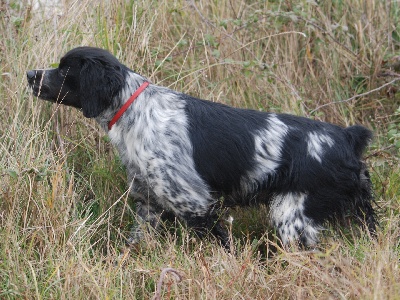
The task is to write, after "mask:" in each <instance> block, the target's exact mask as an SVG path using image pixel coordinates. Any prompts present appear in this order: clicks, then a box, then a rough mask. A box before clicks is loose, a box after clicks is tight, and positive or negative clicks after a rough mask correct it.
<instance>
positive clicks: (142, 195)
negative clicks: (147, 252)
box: [126, 173, 162, 246]
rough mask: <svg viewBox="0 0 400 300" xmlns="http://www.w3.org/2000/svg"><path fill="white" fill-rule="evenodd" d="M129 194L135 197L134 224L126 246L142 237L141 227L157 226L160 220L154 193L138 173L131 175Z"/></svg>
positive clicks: (160, 212)
mask: <svg viewBox="0 0 400 300" xmlns="http://www.w3.org/2000/svg"><path fill="white" fill-rule="evenodd" d="M128 177H129V178H131V183H132V184H131V191H130V195H131V196H132V197H133V198H134V199H135V201H136V202H135V208H136V209H135V211H136V221H137V222H136V224H135V225H134V226H133V227H132V228H131V230H130V233H129V236H128V238H127V241H126V243H127V246H132V245H135V244H138V243H139V242H140V240H141V239H142V238H143V228H144V227H145V226H148V225H150V226H151V227H153V228H155V229H156V228H157V227H158V224H159V222H160V218H161V214H162V209H161V208H160V207H158V206H157V205H156V204H155V203H156V200H155V199H156V197H157V196H156V195H155V194H154V192H153V191H152V189H151V188H150V186H149V185H148V184H147V181H146V180H145V179H143V178H142V177H141V176H139V175H136V174H135V175H134V176H131V174H129V173H128Z"/></svg>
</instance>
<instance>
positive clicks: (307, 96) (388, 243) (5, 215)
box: [0, 0, 400, 299]
mask: <svg viewBox="0 0 400 300" xmlns="http://www.w3.org/2000/svg"><path fill="white" fill-rule="evenodd" d="M41 2H43V1H41ZM31 3H32V1H28V0H10V1H4V0H1V1H0V16H1V18H0V98H1V101H2V105H1V106H0V116H1V118H0V149H1V155H0V240H1V243H0V298H1V299H24V298H25V299H88V298H90V299H98V298H99V299H114V298H115V299H117V298H118V299H149V298H152V297H153V296H154V297H155V299H158V298H162V299H269V298H271V299H286V298H290V299H313V298H317V299H398V297H399V295H400V268H399V260H400V218H399V215H400V196H399V195H400V167H399V158H400V155H399V154H400V151H399V149H400V96H399V93H398V89H399V81H400V79H399V78H400V72H399V71H400V3H399V2H398V1H384V0H369V1H362V0H333V1H312V0H311V1H308V0H307V1H306V0H301V1H293V0H270V1H256V0H247V1H244V0H241V1H232V0H219V1H216V0H208V1H207V0H197V1H184V0H175V1H168V0H160V1H149V0H146V1H145V0H107V1H93V0H83V1H72V0H63V1H60V3H59V5H57V6H56V7H52V6H41V5H34V6H31ZM80 45H91V46H98V47H102V48H106V49H108V50H110V51H111V52H112V53H113V54H115V55H116V56H117V57H118V58H119V59H120V60H121V61H122V62H124V63H125V64H126V65H128V66H129V67H131V68H132V69H134V70H135V71H137V72H138V73H140V74H142V75H144V76H146V77H148V78H149V79H150V80H151V81H152V82H155V83H157V84H160V85H164V86H168V87H171V88H173V89H176V90H179V91H183V92H185V93H188V94H191V95H194V96H198V97H201V98H206V99H210V100H212V101H216V102H221V103H227V104H229V105H233V106H238V107H247V108H253V109H259V110H264V111H274V112H286V113H293V114H297V115H303V116H307V117H311V118H315V119H319V120H324V121H329V122H333V123H336V124H339V125H343V126H347V125H351V124H355V123H360V124H364V125H365V126H367V127H369V128H371V129H373V130H374V132H375V138H374V141H373V144H372V145H371V146H370V148H369V149H368V153H367V154H366V161H367V164H368V165H369V167H370V169H371V174H372V178H373V182H374V186H375V191H376V207H377V209H378V219H379V221H380V227H379V231H378V237H377V239H376V240H373V239H371V238H369V237H368V236H366V234H365V232H363V231H359V230H358V228H357V227H347V226H343V227H341V230H339V231H337V230H333V229H332V228H327V230H326V231H325V232H324V236H323V238H322V241H321V245H320V247H319V249H318V250H317V251H313V252H308V251H296V250H295V249H292V250H284V249H281V248H280V247H279V245H278V243H276V238H275V237H274V233H273V232H272V230H271V229H270V228H268V225H267V224H268V222H267V214H268V209H267V208H265V207H262V208H261V209H247V210H237V211H233V215H234V217H235V222H234V225H233V228H232V234H233V236H234V241H235V242H234V245H233V247H234V248H235V250H236V254H235V255H231V254H228V253H226V252H225V251H224V250H223V249H222V248H221V247H219V246H218V245H217V243H216V242H215V241H213V240H210V241H200V240H197V239H196V238H194V236H193V235H192V234H190V233H188V232H187V231H186V229H185V227H184V226H181V225H180V224H179V223H169V224H167V225H166V227H167V228H166V230H164V231H161V232H160V233H156V232H151V233H149V234H146V236H145V241H144V242H143V244H142V245H141V247H140V249H137V251H136V252H132V253H130V254H129V255H127V256H124V257H121V258H120V260H119V263H118V265H115V264H114V263H115V261H116V258H117V257H118V255H119V253H120V249H121V247H122V245H123V241H124V236H125V235H126V233H127V232H128V230H129V227H130V225H131V224H132V223H133V222H134V214H133V213H132V210H131V206H132V202H131V200H130V199H128V197H127V190H126V184H125V173H124V170H123V168H122V166H121V164H120V162H119V160H118V156H117V155H116V153H115V150H114V148H113V147H112V146H111V144H110V143H109V141H108V140H107V138H106V137H105V133H104V132H103V131H101V130H100V129H99V128H98V127H97V125H96V124H95V122H93V121H92V120H88V119H84V118H83V116H82V114H81V113H80V112H79V111H76V110H72V109H69V108H66V107H57V106H56V105H51V104H49V103H46V102H43V101H40V100H37V99H36V98H35V97H33V96H32V95H31V93H30V91H29V89H28V88H27V83H26V78H25V77H26V76H25V72H26V70H29V69H32V68H38V67H44V68H46V67H50V66H54V65H56V64H57V63H58V61H59V58H60V57H61V56H62V54H63V53H65V52H66V51H68V50H69V49H71V48H73V47H75V46H80ZM171 228H172V229H171ZM167 268H171V269H167ZM162 270H164V272H163V275H165V276H161V273H162ZM174 272H176V273H178V274H179V276H180V279H179V276H178V275H176V273H174ZM160 276H161V277H160ZM162 277H163V278H162ZM161 279H163V280H161ZM157 284H158V285H159V286H160V287H159V289H158V293H156V289H157Z"/></svg>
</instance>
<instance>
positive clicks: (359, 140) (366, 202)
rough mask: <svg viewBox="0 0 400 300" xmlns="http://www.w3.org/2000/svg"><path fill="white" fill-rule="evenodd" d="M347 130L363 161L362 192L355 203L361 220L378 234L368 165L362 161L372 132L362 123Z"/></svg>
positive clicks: (370, 230)
mask: <svg viewBox="0 0 400 300" xmlns="http://www.w3.org/2000/svg"><path fill="white" fill-rule="evenodd" d="M345 131H346V133H347V135H348V139H349V142H350V143H351V145H352V147H353V149H354V152H355V154H356V155H357V157H358V158H359V159H360V163H361V171H360V175H359V176H360V177H359V178H360V188H361V193H360V195H359V199H357V201H356V203H355V205H356V215H357V217H358V219H359V220H360V221H362V222H364V223H365V225H366V226H367V228H368V230H369V232H370V234H371V235H372V236H376V218H375V212H374V209H373V207H372V203H373V202H374V193H373V189H372V183H371V179H370V175H369V172H368V169H367V166H366V165H365V163H364V162H362V161H361V157H362V155H363V153H364V151H365V148H366V147H367V146H368V144H369V143H370V141H371V140H372V132H371V131H370V130H369V129H367V128H365V127H363V126H360V125H354V126H350V127H348V128H346V129H345Z"/></svg>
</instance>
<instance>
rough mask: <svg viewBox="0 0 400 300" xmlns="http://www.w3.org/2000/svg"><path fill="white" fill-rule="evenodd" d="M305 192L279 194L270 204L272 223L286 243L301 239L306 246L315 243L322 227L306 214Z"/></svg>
mask: <svg viewBox="0 0 400 300" xmlns="http://www.w3.org/2000/svg"><path fill="white" fill-rule="evenodd" d="M306 198H307V195H306V194H304V193H287V194H279V195H276V196H275V197H274V199H273V200H272V203H271V205H270V217H271V224H272V225H273V226H275V227H276V228H277V231H278V234H279V236H280V238H281V240H282V243H283V244H284V245H289V244H290V243H292V242H294V241H298V240H299V239H301V242H302V243H303V244H304V245H305V246H312V245H315V244H316V243H317V241H318V237H317V236H318V231H319V229H320V228H318V227H317V226H315V225H314V224H313V221H312V220H311V219H310V218H308V217H306V216H305V215H304V202H305V201H306Z"/></svg>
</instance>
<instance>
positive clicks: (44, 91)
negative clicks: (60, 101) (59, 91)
mask: <svg viewBox="0 0 400 300" xmlns="http://www.w3.org/2000/svg"><path fill="white" fill-rule="evenodd" d="M29 87H30V88H31V89H32V92H33V95H34V96H36V97H39V98H40V99H43V100H48V101H53V102H55V101H54V100H53V99H51V97H50V96H49V92H50V87H49V86H47V85H45V84H40V85H36V84H34V83H29Z"/></svg>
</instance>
